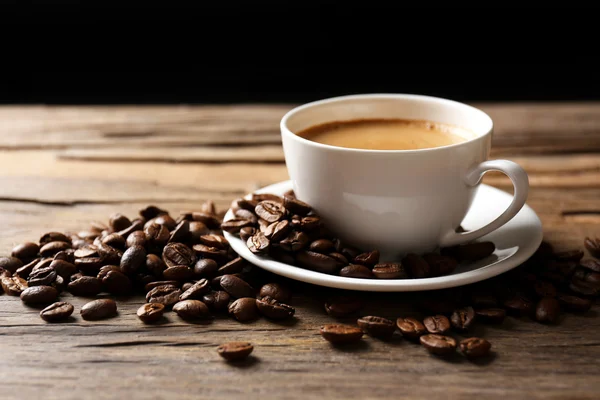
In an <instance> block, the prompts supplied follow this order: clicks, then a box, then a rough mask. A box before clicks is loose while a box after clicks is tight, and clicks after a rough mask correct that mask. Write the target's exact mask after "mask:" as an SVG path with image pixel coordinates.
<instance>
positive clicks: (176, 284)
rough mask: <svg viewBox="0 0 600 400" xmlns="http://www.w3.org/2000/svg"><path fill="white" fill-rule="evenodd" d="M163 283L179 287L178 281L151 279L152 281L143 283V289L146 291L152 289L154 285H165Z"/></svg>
mask: <svg viewBox="0 0 600 400" xmlns="http://www.w3.org/2000/svg"><path fill="white" fill-rule="evenodd" d="M165 285H168V286H177V287H179V282H177V281H152V282H148V283H146V284H145V285H144V289H145V290H146V292H149V291H151V290H152V289H154V288H155V287H159V286H165Z"/></svg>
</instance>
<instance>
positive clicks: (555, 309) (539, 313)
mask: <svg viewBox="0 0 600 400" xmlns="http://www.w3.org/2000/svg"><path fill="white" fill-rule="evenodd" d="M559 314H560V305H559V303H558V300H556V299H555V298H553V297H544V298H543V299H541V300H540V301H539V302H538V304H537V307H536V308H535V319H536V320H537V321H538V322H549V323H556V322H557V321H558V315H559Z"/></svg>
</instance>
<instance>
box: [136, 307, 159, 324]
mask: <svg viewBox="0 0 600 400" xmlns="http://www.w3.org/2000/svg"><path fill="white" fill-rule="evenodd" d="M164 312H165V306H164V305H163V304H161V303H146V304H144V305H143V306H141V307H140V308H138V310H137V316H138V318H139V319H140V320H141V321H142V322H143V323H145V324H151V323H153V322H156V321H158V320H160V319H161V318H162V316H163V314H164Z"/></svg>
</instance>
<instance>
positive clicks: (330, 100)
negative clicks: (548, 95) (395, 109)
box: [279, 93, 494, 154]
mask: <svg viewBox="0 0 600 400" xmlns="http://www.w3.org/2000/svg"><path fill="white" fill-rule="evenodd" d="M354 99H415V100H419V99H420V100H428V101H437V102H441V103H446V104H448V105H454V106H459V107H465V108H468V109H470V110H471V111H474V112H476V113H479V114H481V116H482V117H483V118H484V119H486V120H487V121H488V122H489V129H488V130H487V132H486V133H484V134H482V135H477V136H475V137H474V138H472V139H469V140H465V141H464V142H460V143H455V144H450V145H446V146H439V147H430V148H426V149H412V150H372V149H355V148H350V147H340V146H333V145H329V144H323V143H317V142H313V141H312V140H308V139H305V138H303V137H302V136H298V135H296V134H295V133H294V132H292V131H291V130H290V129H289V128H288V127H287V122H288V120H289V119H290V118H291V117H292V116H293V115H294V114H296V113H298V112H301V111H303V110H305V109H308V108H312V107H317V106H320V105H323V104H328V103H335V102H339V101H343V100H354ZM279 127H280V129H281V134H282V135H286V136H288V137H292V138H293V140H298V141H300V142H301V143H303V144H306V145H309V146H313V147H316V148H321V149H326V150H332V151H339V152H354V153H366V154H369V153H370V154H416V153H426V152H436V151H444V150H448V149H452V148H456V147H460V146H464V145H467V144H470V143H473V142H477V141H479V140H485V138H486V137H487V136H489V135H491V133H492V131H493V130H494V121H493V120H492V118H491V117H490V116H489V115H488V114H487V113H486V112H484V111H482V110H480V109H479V108H477V107H473V106H471V105H468V104H465V103H461V102H459V101H455V100H450V99H445V98H442V97H435V96H426V95H420V94H409V93H367V94H352V95H345V96H336V97H329V98H325V99H322V100H316V101H312V102H309V103H305V104H302V105H300V106H297V107H294V108H292V109H291V110H289V111H288V112H287V113H285V115H284V116H283V117H282V118H281V121H280V123H279Z"/></svg>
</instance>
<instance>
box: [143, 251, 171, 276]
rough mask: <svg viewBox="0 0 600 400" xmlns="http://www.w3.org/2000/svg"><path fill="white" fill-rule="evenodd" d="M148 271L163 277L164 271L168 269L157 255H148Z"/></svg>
mask: <svg viewBox="0 0 600 400" xmlns="http://www.w3.org/2000/svg"><path fill="white" fill-rule="evenodd" d="M146 269H147V270H148V272H150V273H151V274H152V275H154V276H156V277H162V274H163V271H164V270H165V269H167V266H166V265H165V263H164V261H163V260H162V259H161V258H160V257H159V256H157V255H156V254H146Z"/></svg>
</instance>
